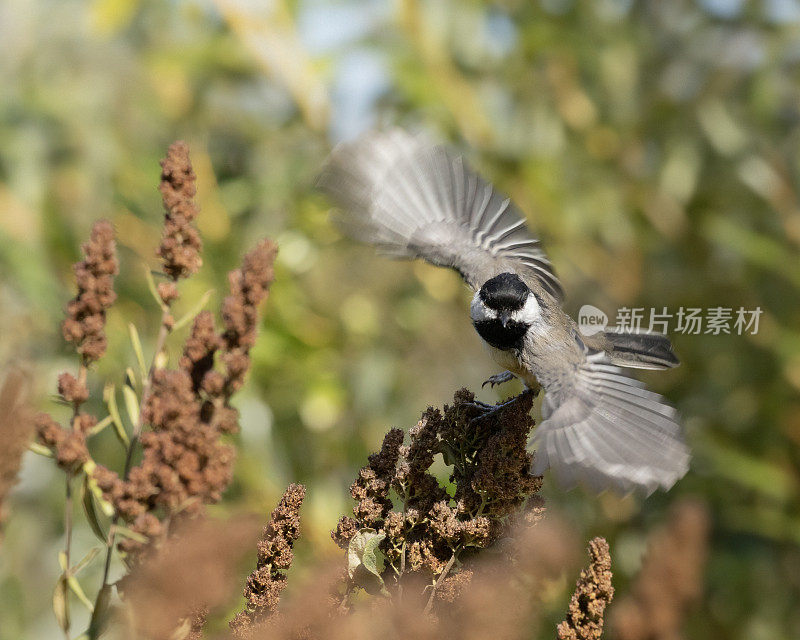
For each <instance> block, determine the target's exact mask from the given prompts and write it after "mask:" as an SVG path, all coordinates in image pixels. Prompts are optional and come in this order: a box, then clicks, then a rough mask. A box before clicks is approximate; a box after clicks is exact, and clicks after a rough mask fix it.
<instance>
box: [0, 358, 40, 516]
mask: <svg viewBox="0 0 800 640" xmlns="http://www.w3.org/2000/svg"><path fill="white" fill-rule="evenodd" d="M26 401H27V380H26V377H25V375H24V374H23V373H22V372H21V371H19V370H16V369H15V370H11V371H9V373H8V374H7V375H6V378H5V380H4V381H3V386H2V387H0V532H2V524H3V521H4V520H5V516H6V512H7V500H8V494H9V492H10V491H11V489H12V488H13V486H14V485H15V484H16V482H17V474H18V473H19V469H20V466H21V465H22V456H23V454H24V453H25V451H26V450H27V448H28V443H29V442H30V441H31V438H32V437H33V431H34V422H33V416H32V414H31V411H30V409H29V408H28V406H27V403H26Z"/></svg>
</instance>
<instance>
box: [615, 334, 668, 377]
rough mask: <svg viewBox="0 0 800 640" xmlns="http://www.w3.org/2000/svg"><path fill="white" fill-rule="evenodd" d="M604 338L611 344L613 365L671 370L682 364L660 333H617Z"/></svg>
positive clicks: (665, 337)
mask: <svg viewBox="0 0 800 640" xmlns="http://www.w3.org/2000/svg"><path fill="white" fill-rule="evenodd" d="M603 337H605V339H606V340H607V341H608V342H609V343H610V345H611V346H610V348H609V349H607V351H606V354H607V356H608V358H609V360H610V362H611V364H616V365H618V366H620V367H631V368H634V369H670V368H672V367H677V366H678V365H679V364H680V360H678V358H677V356H676V355H675V354H674V353H673V351H672V344H671V343H670V341H669V338H667V336H664V335H661V334H660V333H615V332H613V331H609V332H606V333H604V334H603Z"/></svg>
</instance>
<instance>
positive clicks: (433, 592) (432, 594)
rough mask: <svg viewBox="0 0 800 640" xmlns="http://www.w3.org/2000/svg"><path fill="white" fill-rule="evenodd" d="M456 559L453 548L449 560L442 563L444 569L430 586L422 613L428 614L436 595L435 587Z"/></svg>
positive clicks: (445, 575) (442, 579)
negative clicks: (428, 595) (429, 593)
mask: <svg viewBox="0 0 800 640" xmlns="http://www.w3.org/2000/svg"><path fill="white" fill-rule="evenodd" d="M455 561H456V551H455V550H453V555H452V556H450V560H448V561H447V564H446V565H444V569H443V570H442V572H441V573H440V574H439V577H438V578H437V579H436V582H434V583H433V587H432V588H431V595H430V597H429V598H428V604H426V605H425V611H423V613H425V614H428V613H430V612H431V609H433V599H434V598H435V597H436V589H437V588H438V587H439V585H440V584H441V583H442V582H443V581H444V579H445V578H446V577H447V574H448V573H449V571H450V569H452V568H453V563H454V562H455Z"/></svg>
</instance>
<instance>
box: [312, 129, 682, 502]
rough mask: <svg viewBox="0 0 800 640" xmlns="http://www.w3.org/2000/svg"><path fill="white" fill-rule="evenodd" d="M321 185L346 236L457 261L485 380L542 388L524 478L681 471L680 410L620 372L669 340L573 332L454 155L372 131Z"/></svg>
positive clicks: (669, 479) (673, 361)
mask: <svg viewBox="0 0 800 640" xmlns="http://www.w3.org/2000/svg"><path fill="white" fill-rule="evenodd" d="M319 186H320V187H321V188H322V189H323V190H324V191H326V192H327V193H328V194H330V195H331V197H332V198H333V199H334V200H335V201H336V203H337V204H338V205H340V206H341V208H342V211H341V212H340V213H339V214H338V217H337V218H336V220H337V222H338V224H339V226H340V228H341V229H342V230H343V231H344V232H345V233H346V234H348V235H350V236H352V237H354V238H356V239H359V240H362V241H364V242H367V243H370V244H373V245H376V246H377V247H378V248H379V249H380V250H381V251H382V252H384V253H386V254H388V255H390V256H392V257H395V258H423V259H424V260H427V261H428V262H430V263H432V264H435V265H438V266H442V267H450V268H452V269H455V270H456V271H458V272H459V273H460V274H461V276H462V277H463V278H464V280H465V281H466V282H467V284H468V285H469V286H470V287H471V288H472V289H473V290H474V291H475V295H474V297H473V298H472V304H471V305H470V315H471V318H472V324H473V326H474V327H475V329H476V331H477V332H478V334H479V335H480V337H481V338H482V339H483V341H484V343H485V345H486V346H487V348H488V349H489V351H490V353H491V355H492V356H493V357H494V360H495V361H496V362H497V363H498V364H499V365H500V366H501V367H503V368H504V369H505V370H506V371H505V372H504V373H502V374H499V375H496V376H492V377H491V378H490V379H489V380H488V381H487V382H492V383H493V384H496V383H499V382H504V381H506V380H510V379H511V378H513V377H517V378H519V379H520V380H522V382H523V383H524V384H525V385H526V386H527V387H528V388H530V389H538V388H539V386H541V387H542V388H543V389H544V391H545V398H544V401H543V405H542V417H543V421H542V422H541V424H540V425H539V426H538V427H537V428H536V429H535V431H534V435H533V437H532V439H531V444H532V445H533V446H535V447H536V452H535V456H534V460H533V464H532V468H531V473H533V474H534V475H541V474H542V473H544V471H545V470H547V469H548V468H550V469H552V470H553V472H554V474H555V475H556V477H557V478H558V480H559V481H560V483H561V484H562V485H564V486H566V487H571V486H574V485H575V484H578V483H583V484H586V485H588V486H589V487H590V488H592V489H593V490H595V491H598V492H600V491H603V490H605V489H613V490H616V491H618V492H621V493H628V492H630V491H633V490H637V489H638V490H643V491H644V492H646V493H647V494H648V495H649V494H650V493H652V492H653V491H654V490H655V489H656V488H657V487H663V488H664V489H669V488H670V487H671V486H672V485H673V484H674V483H675V482H676V481H677V480H678V479H679V478H681V477H682V476H683V475H684V474H685V473H686V471H687V469H688V466H689V452H688V449H687V447H686V444H685V443H684V440H683V437H682V434H681V428H680V426H679V424H678V422H677V420H676V412H675V410H674V409H673V408H672V407H670V406H669V405H667V404H666V403H665V402H664V400H663V398H662V397H661V396H659V395H657V394H655V393H652V392H650V391H647V390H646V389H645V388H644V385H643V384H642V383H640V382H638V381H636V380H633V379H631V378H629V377H627V376H625V375H623V372H622V370H621V369H620V367H632V368H640V369H666V368H669V367H674V366H676V365H677V364H678V359H677V358H676V357H675V354H674V353H673V352H672V348H671V345H670V342H669V339H668V338H666V337H665V336H662V335H659V334H650V333H614V332H607V333H598V334H596V335H593V336H584V335H582V334H581V333H580V332H579V331H578V327H577V325H576V324H575V322H574V321H573V320H572V318H570V317H569V316H568V315H567V314H566V313H564V311H562V309H561V306H560V303H561V301H562V298H563V291H562V289H561V285H560V283H559V281H558V278H557V277H556V275H555V273H554V271H553V268H552V266H551V265H550V262H549V261H548V259H547V257H546V256H545V254H544V252H543V250H542V247H541V245H540V243H539V241H538V240H537V239H536V238H535V237H533V235H532V234H531V233H530V231H529V230H528V228H527V227H526V225H525V221H524V219H523V218H522V216H521V215H520V213H519V212H518V211H517V209H516V208H515V207H514V205H513V204H512V203H511V202H510V200H509V199H508V198H505V197H504V196H502V195H500V194H499V193H497V192H496V191H495V190H494V189H493V188H492V186H491V185H490V184H489V183H487V182H486V181H484V180H483V179H482V178H481V177H480V176H479V175H477V174H476V173H474V172H473V171H472V170H471V169H470V168H469V167H468V166H467V165H466V164H465V163H464V161H463V159H462V158H461V157H459V156H456V155H453V154H451V153H450V152H449V151H448V150H447V149H445V148H443V147H441V146H434V145H431V144H429V143H428V142H427V141H426V140H425V139H424V138H422V137H419V136H416V135H411V134H409V133H406V132H404V131H401V130H392V131H388V132H384V133H371V134H367V135H365V136H363V137H362V138H360V139H358V140H356V141H355V142H352V143H346V144H341V145H339V146H338V147H337V148H336V149H334V151H333V153H332V154H331V156H330V158H329V160H328V162H327V163H326V166H325V168H324V170H323V172H322V174H321V176H320V179H319Z"/></svg>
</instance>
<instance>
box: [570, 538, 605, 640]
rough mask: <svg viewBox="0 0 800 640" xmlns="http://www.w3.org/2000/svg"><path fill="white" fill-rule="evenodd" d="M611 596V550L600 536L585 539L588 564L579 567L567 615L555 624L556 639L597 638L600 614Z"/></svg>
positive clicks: (600, 635)
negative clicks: (580, 568) (582, 567)
mask: <svg viewBox="0 0 800 640" xmlns="http://www.w3.org/2000/svg"><path fill="white" fill-rule="evenodd" d="M613 597H614V587H612V586H611V554H610V551H609V548H608V542H606V541H605V539H604V538H594V539H593V540H592V541H591V542H589V566H588V567H587V568H586V569H584V570H583V571H581V575H580V578H578V584H577V587H576V589H575V593H574V594H573V595H572V599H571V600H570V603H569V611H568V613H567V619H566V620H564V622H562V623H560V624H559V625H558V638H559V640H599V638H601V637H602V636H603V614H604V612H605V610H606V607H607V606H608V603H609V602H611V599H612V598H613Z"/></svg>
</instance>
